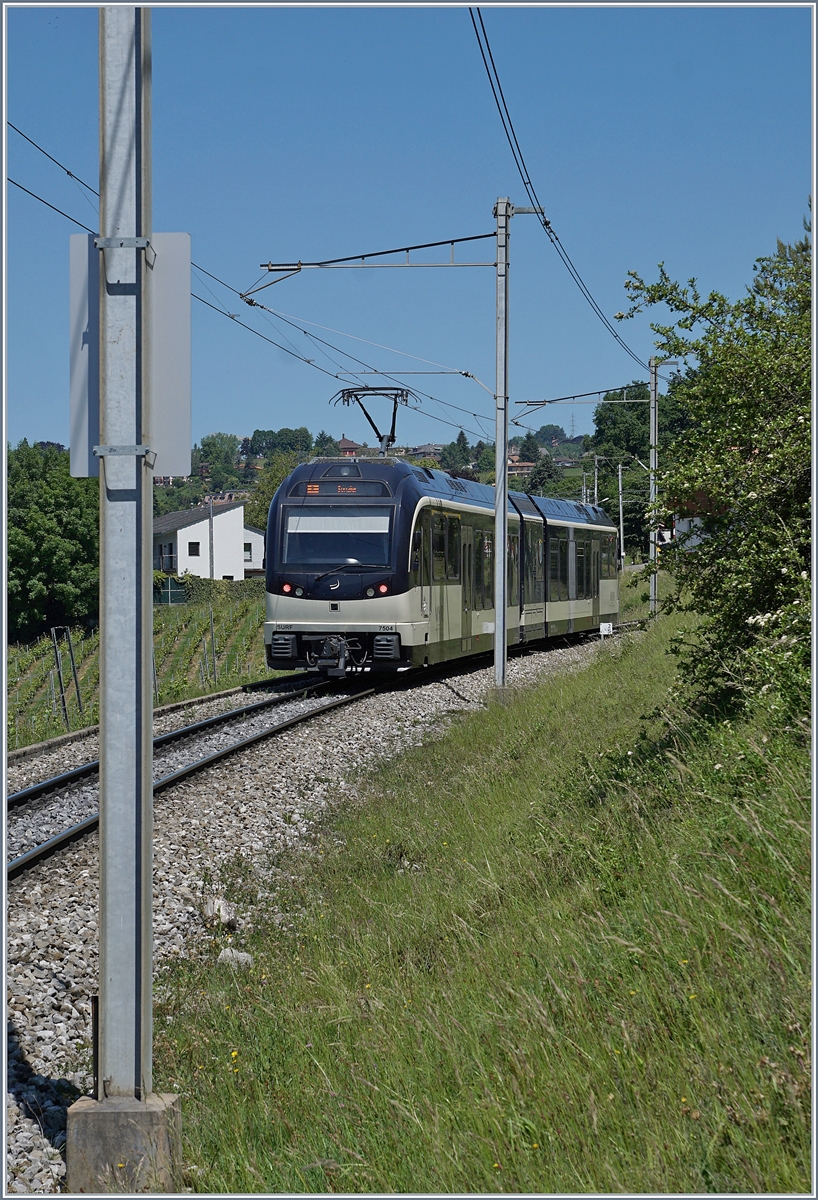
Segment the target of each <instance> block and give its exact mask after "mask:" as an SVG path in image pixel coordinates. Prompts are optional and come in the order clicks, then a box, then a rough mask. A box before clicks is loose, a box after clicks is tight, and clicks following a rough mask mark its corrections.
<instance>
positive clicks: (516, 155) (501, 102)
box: [469, 7, 648, 371]
mask: <svg viewBox="0 0 818 1200" xmlns="http://www.w3.org/2000/svg"><path fill="white" fill-rule="evenodd" d="M475 12H476V13H477V21H476V20H475V17H474V14H475ZM469 16H470V17H471V22H472V26H473V27H474V33H475V37H476V38H477V44H478V46H479V47H480V55H481V57H482V59H483V65H484V67H485V68H486V75H487V76H488V81H489V84H490V85H491V91H492V95H493V96H494V103H495V105H496V106H497V111H498V113H499V115H500V121H501V123H502V126H503V131H504V133H505V135H506V139H507V140H508V144H509V147H510V148H511V154H512V157H513V159H514V164H515V166H516V167H517V171H518V173H519V175H520V178H521V180H522V183H523V187H524V188H525V191H526V194H527V195H528V198H529V200H530V201H531V204H532V206H533V207H534V208H535V209H539V210H541V211H540V212H538V213H537V217H538V220H539V222H540V224H541V225H542V227H543V229H544V230H545V232H546V234H547V235H548V238H549V240H550V241H551V244H552V245H553V246H554V249H555V250H556V251H557V254H558V255H559V257H560V259H561V260H562V262H563V264H564V266H565V267H566V269H567V270H568V273H569V274H570V276H571V278H572V279H573V280H574V283H576V285H577V287H578V288H579V290H580V292H581V293H582V295H583V296H584V297H585V299H586V300H587V302H588V304H589V305H590V306H591V308H592V310H593V312H594V313H595V314H596V316H597V317H598V318H599V320H600V321H601V322H602V324H603V325H604V326H605V328H606V329H607V330H608V332H609V333H610V334H611V336H612V337H613V338H615V339H616V341H617V342H618V343H619V345H620V346H621V347H622V349H623V350H624V351H625V352H626V353H627V354H629V355H630V357H631V358H632V359H633V360H634V362H636V363H638V364H639V366H640V367H642V368H644V370H646V371H647V370H648V364H647V363H646V362H643V361H642V359H641V358H640V357H639V355H638V354H636V352H635V351H633V350H631V348H630V346H629V345H628V344H627V342H626V341H625V340H624V338H623V337H622V336H621V335H620V333H619V332H618V330H617V329H616V328H615V327H614V326H613V325H612V324H611V322H610V321H609V319H608V318H607V316H606V315H605V313H604V312H603V311H602V309H601V308H600V306H599V305H598V304H597V302H596V300H595V299H594V297H593V295H592V294H591V292H590V290H589V288H588V286H587V285H586V283H585V281H584V279H583V278H582V276H581V275H580V273H579V271H578V270H577V268H576V267H575V266H574V264H573V262H572V261H571V258H570V256H569V254H568V252H567V250H566V249H565V247H564V246H563V245H562V242H561V241H560V239H559V236H558V234H557V232H556V230H555V229H554V227H553V226H552V224H551V222H550V221H549V220H548V218H547V217H546V215H545V210H544V206H543V205H542V204H541V203H540V199H539V197H538V195H537V192H536V190H535V188H534V185H533V183H532V182H531V176H530V174H529V171H528V167H527V166H526V163H525V159H524V158H523V152H522V149H521V147H520V143H519V140H518V138H517V134H516V131H515V129H514V124H513V122H512V120H511V114H510V112H509V109H508V105H507V104H506V98H505V95H504V94H503V87H502V84H501V83H500V75H499V73H498V71H497V67H496V65H495V62H494V55H493V54H492V50H491V44H490V42H489V39H488V34H487V33H486V27H485V25H484V24H483V16H482V14H481V12H480V9H479V8H477V9H473V8H471V7H470V8H469ZM478 21H479V23H480V28H479V29H478V27H477V22H478ZM489 64H491V65H489Z"/></svg>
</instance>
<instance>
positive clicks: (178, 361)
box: [143, 233, 190, 475]
mask: <svg viewBox="0 0 818 1200" xmlns="http://www.w3.org/2000/svg"><path fill="white" fill-rule="evenodd" d="M151 248H152V249H153V250H154V251H155V253H156V257H155V258H154V257H153V255H152V254H151V252H150V250H149V251H148V263H149V269H148V312H149V316H148V338H149V347H150V350H149V353H150V362H151V371H150V398H149V401H148V406H147V411H148V421H147V428H145V429H144V430H143V437H144V441H145V442H146V443H147V445H149V446H150V448H151V452H152V453H155V454H156V461H155V463H154V464H153V466H152V468H151V473H152V474H153V475H189V474H190V234H189V233H154V234H153V235H152V237H151Z"/></svg>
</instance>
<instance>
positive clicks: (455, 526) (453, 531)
mask: <svg viewBox="0 0 818 1200" xmlns="http://www.w3.org/2000/svg"><path fill="white" fill-rule="evenodd" d="M446 524H447V526H448V536H447V538H446V578H447V579H454V580H457V579H459V578H460V519H459V518H458V517H448V518H447V521H446Z"/></svg>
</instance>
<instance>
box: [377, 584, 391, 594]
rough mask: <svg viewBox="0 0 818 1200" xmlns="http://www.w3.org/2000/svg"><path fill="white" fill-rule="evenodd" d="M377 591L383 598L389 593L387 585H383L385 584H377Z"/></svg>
mask: <svg viewBox="0 0 818 1200" xmlns="http://www.w3.org/2000/svg"><path fill="white" fill-rule="evenodd" d="M378 591H379V592H380V594H381V595H382V596H385V595H386V593H387V592H388V591H389V587H388V585H387V584H385V583H379V584H378Z"/></svg>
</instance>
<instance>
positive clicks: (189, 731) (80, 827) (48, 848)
mask: <svg viewBox="0 0 818 1200" xmlns="http://www.w3.org/2000/svg"><path fill="white" fill-rule="evenodd" d="M328 686H330V685H329V684H328V682H327V681H325V680H316V681H315V682H314V683H311V684H309V685H307V686H306V687H303V688H299V689H292V690H289V691H287V692H283V693H277V694H276V695H275V696H272V697H268V698H267V699H265V700H261V701H257V702H255V703H254V704H249V705H244V706H243V707H242V708H238V709H231V710H230V711H229V712H226V713H219V714H218V715H217V716H214V717H208V718H206V719H205V720H203V721H196V722H194V723H193V724H192V725H186V726H183V727H182V728H180V729H175V730H172V731H171V732H170V733H166V734H161V735H160V736H159V737H157V738H154V742H153V746H154V750H157V749H160V748H162V747H164V746H167V745H170V744H172V743H174V742H180V741H183V740H187V739H191V738H195V737H197V736H198V735H201V734H204V733H206V732H208V731H210V730H212V729H215V728H217V727H218V726H221V725H225V724H227V723H230V722H240V721H246V720H247V719H248V718H252V717H255V716H257V715H259V714H261V713H263V712H264V711H265V710H267V709H270V708H272V707H274V706H278V705H283V704H288V703H292V702H293V701H297V700H299V699H304V698H306V697H308V696H309V695H310V694H312V693H315V692H319V691H322V690H324V689H326V688H327V687H328ZM373 691H374V689H373V688H365V689H361V690H359V691H356V692H355V693H354V694H353V695H351V696H342V697H340V698H338V699H335V700H328V701H327V702H326V703H324V704H318V705H316V706H315V707H313V708H310V709H308V710H306V711H302V712H299V713H296V714H295V715H293V716H290V717H286V718H285V719H284V720H282V721H277V722H275V723H273V724H272V725H268V726H266V727H265V728H263V729H261V730H257V731H254V732H252V733H250V734H249V735H248V736H245V737H242V738H239V739H238V740H236V741H233V742H231V743H230V744H229V745H227V746H222V747H220V748H219V749H217V750H215V751H212V752H210V753H208V754H205V755H203V756H202V757H201V758H197V759H195V760H194V761H192V762H187V763H185V764H183V765H182V766H180V767H177V768H176V769H174V770H172V771H170V772H168V773H167V774H166V775H162V776H161V777H160V778H158V779H155V780H154V782H153V794H154V795H157V794H158V793H159V792H162V791H164V790H165V789H166V788H170V787H172V786H174V784H177V783H180V782H181V781H182V780H183V779H186V778H188V777H189V776H191V775H194V774H197V773H198V772H199V771H204V770H206V769H207V768H208V767H210V766H213V765H214V764H215V763H217V762H221V761H222V759H225V758H227V757H228V756H230V755H232V754H236V753H238V752H240V751H242V750H245V749H247V748H248V747H249V746H252V745H255V744H256V743H257V742H260V741H263V740H264V739H265V738H269V737H273V736H275V735H276V734H278V733H283V732H284V731H285V730H287V729H292V728H293V726H295V725H299V724H301V723H303V722H305V721H309V720H310V719H311V718H312V717H317V716H321V715H322V714H324V713H326V712H330V711H333V710H334V709H337V708H341V707H343V706H345V705H348V704H353V703H355V701H357V700H361V699H363V698H364V697H365V696H369V695H372V693H373ZM98 773H99V760H98V759H96V760H94V761H93V762H88V763H83V764H82V765H81V766H79V767H75V768H74V769H73V770H70V771H66V772H63V773H62V774H61V775H56V776H53V777H51V778H50V779H45V780H42V781H41V782H40V783H36V784H32V785H31V786H30V787H27V788H24V789H22V790H21V791H19V792H15V793H13V794H12V795H10V796H9V797H8V800H7V810H8V811H9V812H12V811H14V810H16V809H19V808H23V807H24V806H26V805H31V804H34V803H35V802H36V801H38V800H41V799H42V798H44V797H45V796H47V795H50V794H51V793H54V792H63V791H64V790H65V789H67V788H71V787H72V786H73V785H75V784H77V783H81V782H82V781H83V780H85V779H88V778H91V777H93V776H94V775H97V774H98ZM98 825H99V812H94V813H91V814H90V815H89V816H87V817H85V818H84V819H83V820H81V821H78V822H76V823H75V824H73V825H71V826H70V827H69V828H67V829H64V830H63V831H61V832H60V833H58V834H56V835H55V836H53V837H50V838H48V839H47V840H46V841H44V842H41V843H39V844H38V845H35V846H32V847H31V848H30V849H28V850H26V851H25V852H24V853H22V854H18V855H17V856H16V857H15V858H13V859H12V860H11V861H10V862H8V863H7V864H6V878H7V880H13V879H16V878H17V877H18V876H20V875H23V874H24V873H25V872H26V871H28V870H31V869H32V868H33V867H35V866H37V865H39V864H40V863H41V862H44V861H45V860H46V859H47V858H50V857H51V855H53V854H55V853H56V852H58V851H59V850H62V849H64V848H65V847H66V846H69V845H71V844H72V843H73V842H75V841H77V840H78V839H80V838H82V837H85V836H86V835H87V834H89V833H91V832H92V830H94V829H96V828H97V826H98Z"/></svg>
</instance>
